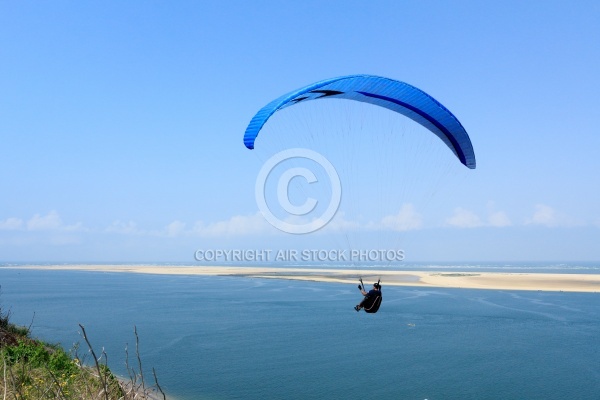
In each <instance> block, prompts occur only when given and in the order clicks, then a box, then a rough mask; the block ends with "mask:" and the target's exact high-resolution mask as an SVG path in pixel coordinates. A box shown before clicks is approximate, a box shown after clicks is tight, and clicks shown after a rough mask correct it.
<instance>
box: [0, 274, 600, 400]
mask: <svg viewBox="0 0 600 400" xmlns="http://www.w3.org/2000/svg"><path fill="white" fill-rule="evenodd" d="M433 267H435V269H441V268H447V269H450V270H452V269H456V270H465V267H468V266H465V265H460V266H455V267H453V266H451V265H436V266H431V268H433ZM428 268H429V266H426V265H422V266H419V267H418V268H417V269H428ZM477 268H479V269H481V270H483V269H486V270H490V269H491V270H502V269H503V268H504V269H506V270H507V271H508V272H521V271H523V270H527V271H531V268H534V270H535V271H540V272H542V271H543V272H565V271H566V272H572V273H585V272H587V273H598V269H600V268H599V267H597V266H594V265H585V264H582V265H579V266H577V265H563V264H558V265H557V266H552V265H545V266H526V265H520V266H519V265H514V266H511V265H495V266H493V265H488V266H479V267H477V266H472V269H471V270H477ZM0 285H1V294H0V305H1V306H2V308H3V309H4V310H5V311H6V310H10V312H11V319H12V321H13V322H15V323H18V324H21V325H25V326H29V325H31V331H32V335H33V336H35V337H38V338H41V339H43V340H46V341H48V342H52V343H60V344H62V345H63V347H65V349H67V350H68V349H70V348H72V347H73V344H74V343H76V342H79V343H80V344H81V346H80V350H79V351H80V353H81V352H84V351H85V343H84V341H83V338H82V337H81V336H80V335H79V333H78V332H79V326H78V324H80V323H81V324H83V325H84V326H85V329H86V331H87V334H88V337H89V339H90V341H91V343H92V345H93V346H94V349H95V351H96V352H97V353H100V351H101V350H102V349H104V350H105V351H106V353H107V354H108V364H109V366H110V367H111V369H112V370H113V371H114V372H116V373H118V374H120V375H123V376H126V375H127V374H126V370H125V347H126V346H128V347H129V357H130V363H133V361H134V360H132V357H133V356H134V355H135V336H134V333H133V329H134V326H136V327H137V331H138V335H139V338H140V355H141V359H142V362H143V368H144V371H145V375H146V378H147V379H151V377H152V375H151V370H152V367H154V368H155V370H156V374H157V376H158V379H159V383H160V384H161V386H162V387H163V389H164V390H165V391H166V393H167V395H168V396H169V397H171V398H174V399H178V400H181V399H199V400H201V399H215V400H216V399H219V400H221V399H222V400H227V399H244V400H252V399H257V400H258V399H264V398H269V399H299V400H300V399H302V400H307V399H363V398H366V397H371V398H377V399H379V400H386V399H390V400H391V399H394V400H397V399H415V400H423V399H429V400H438V399H600V294H598V293H562V292H530V291H497V290H474V289H430V288H427V289H426V288H409V287H404V288H399V287H386V286H385V282H383V296H384V300H383V304H382V306H381V309H380V311H379V312H378V313H377V314H374V315H369V314H365V313H363V312H360V313H357V312H355V311H354V310H353V306H354V305H355V304H356V303H357V302H358V301H359V300H360V297H361V296H360V294H359V292H358V290H357V288H356V287H355V286H354V285H346V284H334V283H318V282H301V281H286V280H267V279H264V280H263V279H250V278H240V277H203V276H192V275H190V276H169V275H143V274H129V273H102V272H78V271H51V270H24V269H19V268H18V266H11V267H6V266H5V267H0Z"/></svg>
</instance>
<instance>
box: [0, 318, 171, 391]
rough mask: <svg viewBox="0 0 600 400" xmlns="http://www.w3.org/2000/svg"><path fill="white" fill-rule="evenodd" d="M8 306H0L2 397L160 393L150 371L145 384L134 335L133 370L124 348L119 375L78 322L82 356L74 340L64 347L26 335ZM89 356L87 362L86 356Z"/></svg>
mask: <svg viewBox="0 0 600 400" xmlns="http://www.w3.org/2000/svg"><path fill="white" fill-rule="evenodd" d="M9 319H10V311H9V312H5V311H4V310H3V309H2V308H1V307H0V396H3V397H2V398H3V399H4V400H6V399H14V400H33V399H36V400H37V399H61V400H67V399H69V400H70V399H78V400H80V399H86V400H88V399H89V400H92V399H99V400H117V399H123V400H129V399H142V400H143V399H158V398H163V399H166V396H165V394H164V392H163V391H162V389H161V387H160V385H159V384H158V380H157V379H156V373H155V372H154V369H153V370H152V372H153V375H154V382H155V384H154V385H152V386H149V387H148V386H146V381H145V379H144V376H143V374H142V363H141V360H140V357H139V352H138V348H139V347H138V346H139V338H138V335H137V330H135V329H134V333H135V338H136V355H137V368H138V371H136V370H135V369H134V368H133V367H131V366H130V365H129V359H128V358H129V356H128V352H127V350H126V352H125V354H126V365H127V372H128V375H129V377H128V379H119V378H117V377H116V376H114V375H113V374H112V372H111V371H110V370H109V368H108V367H107V365H106V354H105V353H104V351H103V352H102V354H101V355H100V357H97V356H96V353H95V352H94V350H93V348H92V346H91V344H90V341H89V339H88V336H87V333H86V332H85V328H84V327H83V326H82V325H79V327H80V329H81V333H82V336H83V338H84V340H85V342H86V344H87V346H88V351H87V352H86V356H84V357H80V356H79V351H78V350H79V346H78V345H76V346H75V347H74V348H73V349H72V350H71V351H70V352H69V353H67V352H66V351H65V350H63V349H62V348H61V347H60V346H57V345H51V344H48V343H44V342H42V341H39V340H36V339H34V338H31V337H30V331H29V328H26V327H20V326H16V325H14V324H12V323H10V321H9ZM87 356H91V358H92V360H91V363H90V364H91V365H89V363H86V357H87Z"/></svg>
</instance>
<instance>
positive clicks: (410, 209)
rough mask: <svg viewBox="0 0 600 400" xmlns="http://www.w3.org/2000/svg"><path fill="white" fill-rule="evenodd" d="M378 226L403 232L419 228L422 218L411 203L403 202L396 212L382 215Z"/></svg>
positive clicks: (421, 224)
mask: <svg viewBox="0 0 600 400" xmlns="http://www.w3.org/2000/svg"><path fill="white" fill-rule="evenodd" d="M379 226H381V227H383V228H385V229H390V230H393V231H399V232H403V231H410V230H414V229H419V228H421V227H422V226H423V220H422V218H421V215H420V214H419V213H418V212H417V211H416V210H415V207H414V206H413V205H412V204H403V205H402V207H401V208H400V211H398V213H397V214H393V215H386V216H385V217H383V218H382V219H381V222H380V224H379Z"/></svg>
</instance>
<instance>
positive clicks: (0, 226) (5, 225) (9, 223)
mask: <svg viewBox="0 0 600 400" xmlns="http://www.w3.org/2000/svg"><path fill="white" fill-rule="evenodd" d="M22 227H23V220H21V219H19V218H7V219H5V220H4V221H0V230H5V231H14V230H17V229H21V228H22Z"/></svg>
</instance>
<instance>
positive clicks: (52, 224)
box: [27, 210, 83, 231]
mask: <svg viewBox="0 0 600 400" xmlns="http://www.w3.org/2000/svg"><path fill="white" fill-rule="evenodd" d="M27 230H29V231H80V230H83V226H82V224H81V222H78V223H76V224H73V225H65V224H64V223H63V222H62V219H61V218H60V215H58V213H57V212H56V211H54V210H53V211H50V212H49V213H48V214H46V215H40V214H35V215H34V216H33V217H31V218H30V219H29V221H27Z"/></svg>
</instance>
